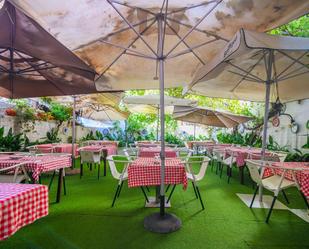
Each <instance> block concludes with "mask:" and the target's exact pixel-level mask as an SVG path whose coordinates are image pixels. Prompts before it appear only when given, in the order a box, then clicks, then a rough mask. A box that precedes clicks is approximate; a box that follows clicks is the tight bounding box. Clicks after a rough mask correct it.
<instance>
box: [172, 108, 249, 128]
mask: <svg viewBox="0 0 309 249" xmlns="http://www.w3.org/2000/svg"><path fill="white" fill-rule="evenodd" d="M173 117H174V118H175V119H177V120H181V121H184V122H190V123H194V124H203V125H208V126H215V127H223V128H233V127H235V126H237V125H239V124H242V123H245V122H247V121H249V120H250V119H251V118H250V117H247V116H240V115H235V114H233V113H230V112H226V111H217V110H212V109H209V108H205V107H188V106H175V108H174V113H173Z"/></svg>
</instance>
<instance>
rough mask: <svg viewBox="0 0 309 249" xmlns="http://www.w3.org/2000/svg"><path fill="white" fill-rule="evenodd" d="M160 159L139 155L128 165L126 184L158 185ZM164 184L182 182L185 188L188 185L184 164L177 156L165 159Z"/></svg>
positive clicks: (130, 185)
mask: <svg viewBox="0 0 309 249" xmlns="http://www.w3.org/2000/svg"><path fill="white" fill-rule="evenodd" d="M160 179H161V173H160V161H159V160H157V159H154V158H149V157H140V158H137V159H136V160H135V161H134V162H132V163H131V164H130V165H129V167H128V186H129V187H130V188H131V187H139V186H158V185H160V182H161V180H160ZM164 184H182V185H183V188H184V189H186V188H187V185H188V179H187V174H186V170H185V166H184V164H183V163H182V162H181V160H180V159H178V158H173V159H167V160H166V161H165V179H164Z"/></svg>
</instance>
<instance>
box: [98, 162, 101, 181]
mask: <svg viewBox="0 0 309 249" xmlns="http://www.w3.org/2000/svg"><path fill="white" fill-rule="evenodd" d="M100 167H101V165H100V163H99V164H98V180H99V179H100Z"/></svg>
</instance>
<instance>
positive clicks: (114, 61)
mask: <svg viewBox="0 0 309 249" xmlns="http://www.w3.org/2000/svg"><path fill="white" fill-rule="evenodd" d="M155 22H156V20H155V19H154V20H153V21H152V22H151V24H149V25H148V26H147V27H146V28H145V29H144V30H143V31H142V32H141V34H143V33H145V32H146V31H147V30H148V29H149V28H151V27H152V25H153V24H154V23H155ZM138 39H139V36H137V37H135V39H134V40H133V41H132V42H131V43H130V44H129V45H128V47H131V46H132V45H133V44H134V43H135V42H136V41H137V40H138ZM126 51H127V50H126V49H125V50H123V51H122V52H121V53H120V54H119V55H118V56H116V58H115V59H114V60H113V61H112V63H110V64H109V65H108V67H107V68H106V69H104V71H103V72H102V73H101V74H100V75H99V77H98V78H97V80H98V79H100V78H101V77H102V76H103V74H105V73H106V71H107V70H109V69H110V68H111V67H112V66H113V65H114V64H115V63H116V62H117V61H118V59H119V58H120V57H121V56H122V55H124V54H125V53H126Z"/></svg>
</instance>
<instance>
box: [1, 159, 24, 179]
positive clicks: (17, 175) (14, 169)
mask: <svg viewBox="0 0 309 249" xmlns="http://www.w3.org/2000/svg"><path fill="white" fill-rule="evenodd" d="M23 181H28V182H29V181H30V177H29V176H28V174H27V171H26V170H25V167H24V163H18V164H15V165H12V166H9V167H5V168H1V169H0V182H1V183H21V182H23Z"/></svg>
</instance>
